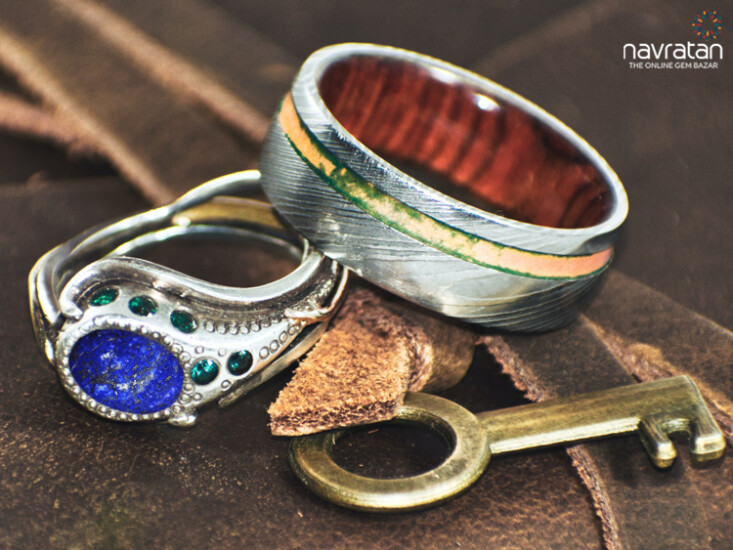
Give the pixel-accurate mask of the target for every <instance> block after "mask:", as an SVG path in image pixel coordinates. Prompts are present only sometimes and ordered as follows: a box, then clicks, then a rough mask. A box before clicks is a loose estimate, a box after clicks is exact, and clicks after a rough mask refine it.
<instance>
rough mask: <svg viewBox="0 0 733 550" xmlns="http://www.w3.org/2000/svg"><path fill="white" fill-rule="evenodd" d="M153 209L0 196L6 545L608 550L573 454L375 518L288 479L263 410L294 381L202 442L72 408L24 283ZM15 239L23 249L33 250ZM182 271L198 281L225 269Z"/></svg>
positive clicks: (554, 455)
mask: <svg viewBox="0 0 733 550" xmlns="http://www.w3.org/2000/svg"><path fill="white" fill-rule="evenodd" d="M38 191H41V192H40V193H39V192H38ZM143 206H144V203H143V202H142V201H141V199H140V198H139V197H138V196H137V195H136V194H135V193H134V192H132V191H131V190H130V189H129V187H127V186H125V185H124V184H123V183H121V182H119V181H106V182H103V183H100V182H95V181H90V182H86V183H74V182H54V184H53V185H47V186H45V187H43V188H42V189H41V190H39V189H32V188H27V187H26V186H25V185H14V184H6V185H4V186H2V187H0V208H2V215H0V223H1V224H2V226H0V235H2V241H0V245H1V246H2V250H3V251H4V258H5V261H4V262H3V263H2V265H0V277H2V280H3V281H7V284H6V285H4V286H3V289H2V293H3V295H2V303H3V315H2V318H1V320H0V330H1V331H2V334H3V340H2V344H1V345H2V350H3V351H2V354H3V358H4V361H5V364H6V365H7V369H8V372H11V373H12V374H13V379H12V383H10V384H6V385H3V387H2V388H0V403H1V411H2V412H1V415H2V416H1V417H0V419H1V420H2V430H1V431H0V434H2V435H1V436H0V437H1V439H0V460H1V461H2V471H3V474H2V476H0V490H2V493H3V498H2V499H0V545H1V546H4V547H7V548H47V547H51V548H72V547H76V548H130V549H138V548H141V547H155V548H163V547H183V546H200V547H204V548H210V547H223V548H238V547H241V546H243V545H247V546H249V547H255V548H256V547H277V548H316V547H318V548H347V547H349V548H353V547H369V546H379V547H386V548H425V547H426V546H427V545H428V542H426V541H429V543H430V544H433V545H435V546H436V547H451V546H456V544H457V543H459V544H461V547H463V548H485V547H486V545H492V546H496V547H501V546H507V547H512V546H513V547H517V548H526V547H537V548H551V547H558V546H560V547H563V546H564V547H568V546H574V547H580V548H597V547H598V535H597V525H596V520H595V518H594V515H593V513H592V511H591V507H590V502H589V500H588V496H587V493H586V491H585V490H584V488H583V487H582V485H581V484H580V482H579V480H578V479H577V477H576V476H575V474H574V472H573V471H572V468H571V467H570V464H569V463H568V461H567V459H566V457H565V455H564V453H563V452H562V451H551V452H548V453H541V454H537V455H532V454H528V455H525V456H522V457H515V458H513V459H509V460H496V461H495V463H494V464H492V467H491V470H490V471H489V472H487V474H486V476H484V477H483V478H482V480H481V481H480V483H479V484H478V485H477V486H476V487H475V488H473V489H472V490H471V491H470V492H469V493H467V494H466V495H464V496H462V497H461V498H460V499H456V500H455V501H453V502H450V503H448V504H446V505H445V506H443V507H441V508H438V509H435V510H431V511H427V512H424V513H418V514H405V515H387V516H373V515H370V514H360V513H356V512H350V511H348V510H344V509H341V508H339V507H336V506H333V505H331V504H328V503H326V502H324V501H322V500H320V499H318V498H316V497H314V496H313V495H311V494H310V493H309V492H308V491H307V490H306V489H305V488H304V487H302V486H301V485H300V483H299V482H298V481H297V480H296V479H295V477H294V475H293V474H292V473H291V472H290V469H289V467H288V465H287V439H285V438H273V437H272V436H271V435H270V433H269V430H268V428H267V414H266V409H267V406H268V404H269V403H270V402H272V401H273V400H274V399H275V397H276V395H277V392H278V391H279V389H280V388H281V386H282V384H283V383H284V381H285V378H287V375H285V376H282V375H281V376H279V377H277V378H276V379H275V380H273V383H271V384H267V385H265V386H264V387H262V388H261V389H259V390H256V391H255V392H253V393H252V394H250V395H249V396H248V397H247V398H246V399H242V400H241V401H240V402H238V403H236V404H235V405H233V406H231V407H228V408H226V409H218V408H216V407H212V408H210V409H208V410H206V411H204V412H203V413H202V415H201V418H200V422H199V423H198V424H197V425H196V426H195V427H194V428H193V429H191V430H182V429H176V428H172V427H170V426H167V425H161V424H151V425H121V424H117V423H112V422H107V421H104V420H102V419H99V418H96V417H93V416H91V415H89V414H88V413H87V412H85V411H84V410H83V409H81V408H80V407H78V406H76V405H74V404H73V402H72V401H71V400H70V399H68V398H67V397H66V395H65V394H64V392H63V390H62V389H61V387H60V386H59V384H58V382H57V381H56V376H55V374H54V373H53V372H52V370H51V369H50V368H48V366H47V365H46V364H45V359H44V358H43V356H42V354H41V352H40V351H39V350H38V349H37V347H36V345H35V343H34V341H33V335H32V331H31V328H30V326H29V324H28V322H27V304H26V300H27V298H26V289H25V286H26V281H25V277H26V274H27V272H28V270H29V269H30V267H31V265H32V264H33V262H34V261H35V260H36V258H37V257H38V256H39V255H40V254H42V253H43V252H44V251H45V250H47V249H48V248H50V247H51V246H53V245H54V244H55V243H56V242H57V241H59V240H63V239H65V238H67V237H71V236H73V235H74V234H76V233H77V232H78V231H80V230H82V229H83V228H85V227H87V226H88V225H90V224H95V223H98V222H101V221H103V220H106V219H110V218H114V217H116V216H119V215H122V214H125V213H128V212H130V211H133V210H136V209H138V208H140V207H143ZM17 235H26V238H25V240H24V241H23V243H22V245H21V244H20V242H19V241H18V239H17V237H16V236H17ZM178 261H179V265H178V266H177V267H179V268H183V267H185V264H186V263H187V262H188V264H189V266H192V267H195V268H197V269H199V271H198V272H197V275H200V276H208V277H216V276H217V272H218V271H220V270H221V266H220V265H209V266H208V268H206V267H205V268H203V269H202V267H201V266H200V265H198V263H197V262H196V260H195V258H190V257H189V258H179V259H178ZM490 368H492V367H491V362H490V361H489V359H488V358H487V357H486V355H485V354H483V355H482V356H481V357H480V358H479V359H478V360H477V362H476V364H475V365H474V367H473V369H472V371H471V373H470V374H469V376H468V377H467V379H465V380H464V381H463V382H462V383H461V385H459V386H458V387H456V388H453V389H452V390H451V391H455V392H458V394H456V395H451V397H452V398H455V399H458V400H460V401H461V402H463V403H464V404H466V405H468V406H470V407H472V408H474V410H484V409H486V408H490V407H492V406H497V405H501V404H503V405H508V404H511V403H516V402H517V400H518V397H517V396H516V395H514V394H509V395H505V394H502V393H501V392H499V393H496V394H495V395H492V390H491V387H492V385H493V386H496V385H497V383H496V382H495V381H493V382H492V378H491V377H490V376H489V369H490ZM505 385H506V383H505ZM510 391H511V390H510ZM407 451H408V452H407V456H406V457H402V456H399V455H397V454H394V453H393V454H390V455H388V456H383V457H382V462H381V463H380V462H377V465H376V466H377V470H378V472H390V471H394V469H395V464H396V463H397V466H399V462H400V460H402V461H405V460H407V463H408V464H409V462H410V461H409V451H410V449H407ZM430 452H431V453H435V450H434V449H430ZM367 456H372V455H367ZM359 457H361V458H360V460H361V461H362V462H364V455H360V454H357V456H356V457H355V458H356V459H357V460H358V459H359ZM371 460H374V459H373V458H372V459H371ZM517 495H521V498H517ZM559 511H562V513H560V512H559ZM570 522H572V524H573V525H574V528H575V529H577V532H574V530H571V529H569V523H570ZM538 524H540V525H543V527H544V529H543V530H542V531H538V530H537V528H536V527H537V525H538ZM396 533H397V534H398V535H396ZM548 533H552V536H551V537H548Z"/></svg>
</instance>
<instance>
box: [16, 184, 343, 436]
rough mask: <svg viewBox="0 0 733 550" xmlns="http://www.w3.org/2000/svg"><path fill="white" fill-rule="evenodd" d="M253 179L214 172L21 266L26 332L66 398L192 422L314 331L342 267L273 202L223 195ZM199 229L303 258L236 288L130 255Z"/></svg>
mask: <svg viewBox="0 0 733 550" xmlns="http://www.w3.org/2000/svg"><path fill="white" fill-rule="evenodd" d="M258 187H259V173H258V172H256V171H248V172H240V173H236V174H231V175H228V176H224V177H221V178H218V179H215V180H212V181H210V182H207V183H205V184H203V185H201V186H199V187H197V188H196V189H194V190H192V191H190V192H189V193H187V194H185V195H183V196H182V197H181V198H180V199H178V200H177V201H175V202H173V203H172V204H170V205H168V206H163V207H160V208H156V209H154V210H150V211H148V212H144V213H142V214H138V215H136V216H132V217H130V218H127V219H124V220H122V221H118V222H116V223H113V224H111V225H107V226H105V227H101V228H95V229H92V230H90V231H88V232H86V233H84V234H82V235H80V236H78V237H76V238H74V239H72V240H71V241H69V242H67V243H64V244H62V245H60V246H58V247H56V248H54V249H53V250H51V251H50V252H48V253H47V254H46V255H44V256H43V257H42V258H41V259H40V260H38V262H37V263H36V265H35V266H34V267H33V270H32V271H31V273H30V278H29V279H30V280H29V288H30V303H31V314H32V318H33V324H34V328H35V331H36V336H37V338H38V341H39V343H40V345H41V347H42V348H43V350H44V351H45V354H46V356H47V358H48V360H49V361H50V362H51V363H52V364H53V365H54V366H55V368H56V370H57V372H58V375H59V378H60V380H61V384H62V385H63V387H64V388H65V389H66V390H67V392H68V393H69V394H70V395H71V396H72V398H73V399H74V400H75V401H77V402H78V403H80V404H81V405H82V406H84V407H85V408H87V409H88V410H90V411H92V412H94V413H96V414H99V415H101V416H103V417H106V418H109V419H113V420H121V421H148V420H167V421H168V422H170V423H172V424H176V425H191V424H193V423H194V422H195V420H196V410H197V409H198V408H199V407H200V406H201V405H204V404H206V403H208V402H210V401H213V400H217V399H218V400H219V403H220V404H221V405H226V404H229V403H231V402H232V401H234V400H235V399H236V398H237V397H239V396H241V395H242V394H244V393H246V392H247V391H249V390H250V389H252V388H253V387H255V386H257V385H258V384H260V383H261V382H263V381H264V380H266V379H268V378H269V377H271V376H273V375H274V374H276V373H277V372H279V371H281V370H282V369H283V368H285V367H286V366H287V365H288V364H290V363H291V362H293V361H294V360H295V359H296V358H298V357H299V356H300V355H302V354H303V353H305V352H306V351H307V350H308V349H309V348H310V347H311V346H312V345H313V344H314V343H315V342H316V340H317V339H318V338H319V337H320V336H321V334H322V333H323V332H324V331H325V329H326V325H327V321H328V319H329V318H330V316H331V315H332V314H333V312H334V310H335V308H337V307H338V305H339V303H340V301H341V299H342V297H343V295H344V289H345V285H346V280H347V271H346V270H345V269H344V268H342V267H341V266H340V265H339V264H337V263H336V262H334V261H333V260H330V259H329V258H327V257H325V256H323V255H322V254H321V253H320V252H318V251H316V250H314V249H313V248H312V247H311V246H310V245H309V244H308V243H307V242H306V241H304V240H302V239H301V238H300V237H296V236H294V235H293V233H292V232H290V231H288V230H286V229H285V228H284V227H283V226H282V225H281V223H280V221H279V220H278V218H277V217H276V216H275V214H274V211H273V210H272V207H271V206H270V205H268V204H266V203H262V202H258V201H252V200H248V199H244V198H241V197H234V196H231V195H236V194H240V193H243V192H247V191H251V190H252V189H253V188H258ZM198 235H209V236H211V235H213V236H216V237H221V238H227V239H230V238H234V239H256V240H257V241H259V242H263V243H264V244H265V246H267V247H277V248H278V249H281V250H284V251H285V252H287V253H289V254H290V255H292V256H293V257H294V258H297V259H299V260H300V264H299V265H298V267H297V268H295V269H294V270H293V271H292V272H290V273H289V274H287V275H285V276H284V277H282V278H280V279H277V280H275V281H272V282H269V283H267V284H263V285H260V286H253V287H250V288H235V287H230V286H224V285H219V284H213V283H210V282H205V281H202V280H200V279H197V278H194V277H191V276H189V275H185V274H183V273H180V272H177V271H174V270H173V269H170V268H167V267H164V266H161V265H158V264H155V263H153V262H150V261H147V260H143V259H139V258H134V257H131V256H129V255H128V254H130V253H131V252H133V251H135V250H140V249H141V248H142V247H145V246H148V245H151V244H155V243H159V242H162V241H166V240H168V239H172V238H176V237H186V236H198Z"/></svg>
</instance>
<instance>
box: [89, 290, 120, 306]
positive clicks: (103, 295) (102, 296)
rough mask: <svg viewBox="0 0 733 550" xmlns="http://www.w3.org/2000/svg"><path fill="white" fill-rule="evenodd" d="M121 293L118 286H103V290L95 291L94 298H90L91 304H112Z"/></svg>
mask: <svg viewBox="0 0 733 550" xmlns="http://www.w3.org/2000/svg"><path fill="white" fill-rule="evenodd" d="M119 295H120V291H119V290H117V289H116V288H103V289H102V290H100V291H98V292H95V293H94V295H93V296H92V299H91V300H89V305H92V306H95V307H99V306H106V305H107V304H111V303H112V302H114V301H115V300H116V299H117V296H119Z"/></svg>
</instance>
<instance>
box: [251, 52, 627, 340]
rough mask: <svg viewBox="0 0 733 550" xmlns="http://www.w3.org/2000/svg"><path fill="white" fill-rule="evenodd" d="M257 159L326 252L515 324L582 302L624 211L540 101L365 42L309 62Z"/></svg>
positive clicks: (289, 213)
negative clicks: (411, 171) (408, 169)
mask: <svg viewBox="0 0 733 550" xmlns="http://www.w3.org/2000/svg"><path fill="white" fill-rule="evenodd" d="M374 151H378V152H379V153H380V154H384V155H385V156H386V157H388V158H390V159H396V160H397V161H405V162H410V163H413V164H417V165H419V167H420V168H426V169H429V170H430V171H432V172H433V173H436V174H439V175H442V176H445V179H446V180H447V182H449V183H450V184H452V185H449V186H445V185H444V182H442V181H436V182H435V183H432V186H430V185H427V184H425V183H423V182H421V181H418V180H417V179H415V178H414V177H412V176H410V175H408V174H407V173H405V172H403V171H401V170H399V169H398V168H397V167H396V166H395V165H394V164H391V163H390V162H388V161H387V160H385V159H384V158H382V157H381V156H378V155H377V154H376V153H375V152H374ZM260 165H261V168H260V169H261V171H262V185H263V189H264V190H265V192H266V194H267V196H268V198H269V199H270V200H271V201H272V203H273V204H274V205H275V206H276V208H277V209H278V211H279V212H280V213H281V214H282V215H283V217H284V218H285V219H286V220H287V221H288V222H289V223H291V224H292V225H293V227H294V228H295V229H296V230H297V231H299V232H300V233H301V234H303V235H304V236H305V237H306V238H307V239H308V240H309V241H311V242H312V243H313V244H314V246H316V247H317V248H319V249H320V250H322V251H323V252H324V253H325V254H326V255H328V256H330V257H331V258H333V259H335V260H337V261H339V262H341V263H342V264H344V265H345V266H347V267H349V268H350V269H352V270H354V271H355V272H356V273H357V274H359V275H361V276H363V277H365V278H367V279H369V280H370V281H372V282H374V283H376V284H378V285H380V286H382V287H384V288H386V289H388V290H390V291H392V292H394V293H396V294H398V295H400V296H403V297H404V298H407V299H408V300H411V301H413V302H416V303H418V304H420V305H423V306H426V307H428V308H431V309H433V310H436V311H438V312H440V313H443V314H446V315H450V316H453V317H457V318H460V319H463V320H466V321H469V322H473V323H478V324H482V325H486V326H494V327H501V328H507V329H514V330H543V329H548V328H552V327H556V326H559V325H562V324H565V323H566V322H568V321H569V320H571V319H573V318H574V317H575V316H576V315H577V310H578V307H577V306H578V304H579V302H580V301H581V299H582V297H583V296H585V295H586V294H587V293H588V292H589V291H590V289H591V288H592V287H594V286H595V282H596V281H597V280H598V276H599V275H600V274H601V273H602V272H603V271H604V270H605V269H606V268H607V267H608V265H609V263H610V261H611V259H612V256H613V247H612V245H613V243H614V241H615V238H616V233H617V230H618V229H619V227H620V226H621V224H622V223H623V221H624V219H625V217H626V214H627V211H628V202H627V198H626V193H625V191H624V189H623V186H622V185H621V182H620V181H619V179H618V177H617V176H616V174H615V173H614V172H613V170H612V169H611V168H610V167H609V166H608V164H607V163H606V162H605V161H604V160H603V158H602V157H601V156H600V155H599V154H598V153H597V152H596V151H595V150H594V149H593V148H592V147H591V146H590V145H588V144H587V143H586V142H585V141H584V140H583V139H582V138H580V137H579V136H578V135H577V134H575V133H574V132H573V131H572V130H570V129H569V128H567V127H566V126H565V125H564V124H562V123H561V122H560V121H558V120H557V119H556V118H554V117H552V116H551V115H549V114H548V113H546V112H545V111H543V110H542V109H540V108H539V107H537V106H536V105H534V104H532V103H531V102H529V101H527V100H526V99H523V98H521V97H520V96H518V95H517V94H515V93H513V92H511V91H509V90H507V89H506V88H503V87H501V86H499V85H498V84H496V83H494V82H491V81H489V80H487V79H484V78H482V77H479V76H478V75H475V74H473V73H470V72H468V71H465V70H463V69H460V68H458V67H455V66H453V65H450V64H448V63H445V62H442V61H439V60H436V59H433V58H430V57H427V56H423V55H420V54H416V53H412V52H408V51H404V50H399V49H395V48H389V47H384V46H376V45H370V44H342V45H337V46H331V47H328V48H324V49H322V50H319V51H317V52H316V53H314V54H313V55H312V56H311V57H309V58H308V59H307V60H306V62H305V63H304V64H303V66H302V67H301V69H300V72H299V73H298V75H297V77H296V78H295V81H294V83H293V87H292V90H291V92H290V93H289V94H288V95H287V96H286V97H285V99H284V100H283V102H282V103H281V106H280V108H279V111H278V113H277V115H276V117H275V120H274V122H273V124H272V126H271V128H270V131H269V133H268V137H267V140H266V143H265V147H264V150H263V156H262V159H261V163H260ZM429 176H430V175H429V174H428V175H427V176H424V177H421V179H427V178H428V177H429ZM448 193H450V195H449V194H448ZM469 202H470V203H469ZM313 212H318V213H319V215H318V216H314V215H313Z"/></svg>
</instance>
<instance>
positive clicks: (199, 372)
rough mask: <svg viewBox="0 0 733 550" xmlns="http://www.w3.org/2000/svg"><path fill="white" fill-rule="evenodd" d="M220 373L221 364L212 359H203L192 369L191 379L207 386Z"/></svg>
mask: <svg viewBox="0 0 733 550" xmlns="http://www.w3.org/2000/svg"><path fill="white" fill-rule="evenodd" d="M218 374H219V365H217V364H216V361H213V360H211V359H201V361H199V362H198V363H196V364H195V365H194V366H193V368H192V369H191V379H192V380H193V381H194V382H196V383H197V384H198V385H199V386H205V385H206V384H209V383H210V382H213V381H214V379H215V378H216V377H217V375H218Z"/></svg>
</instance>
